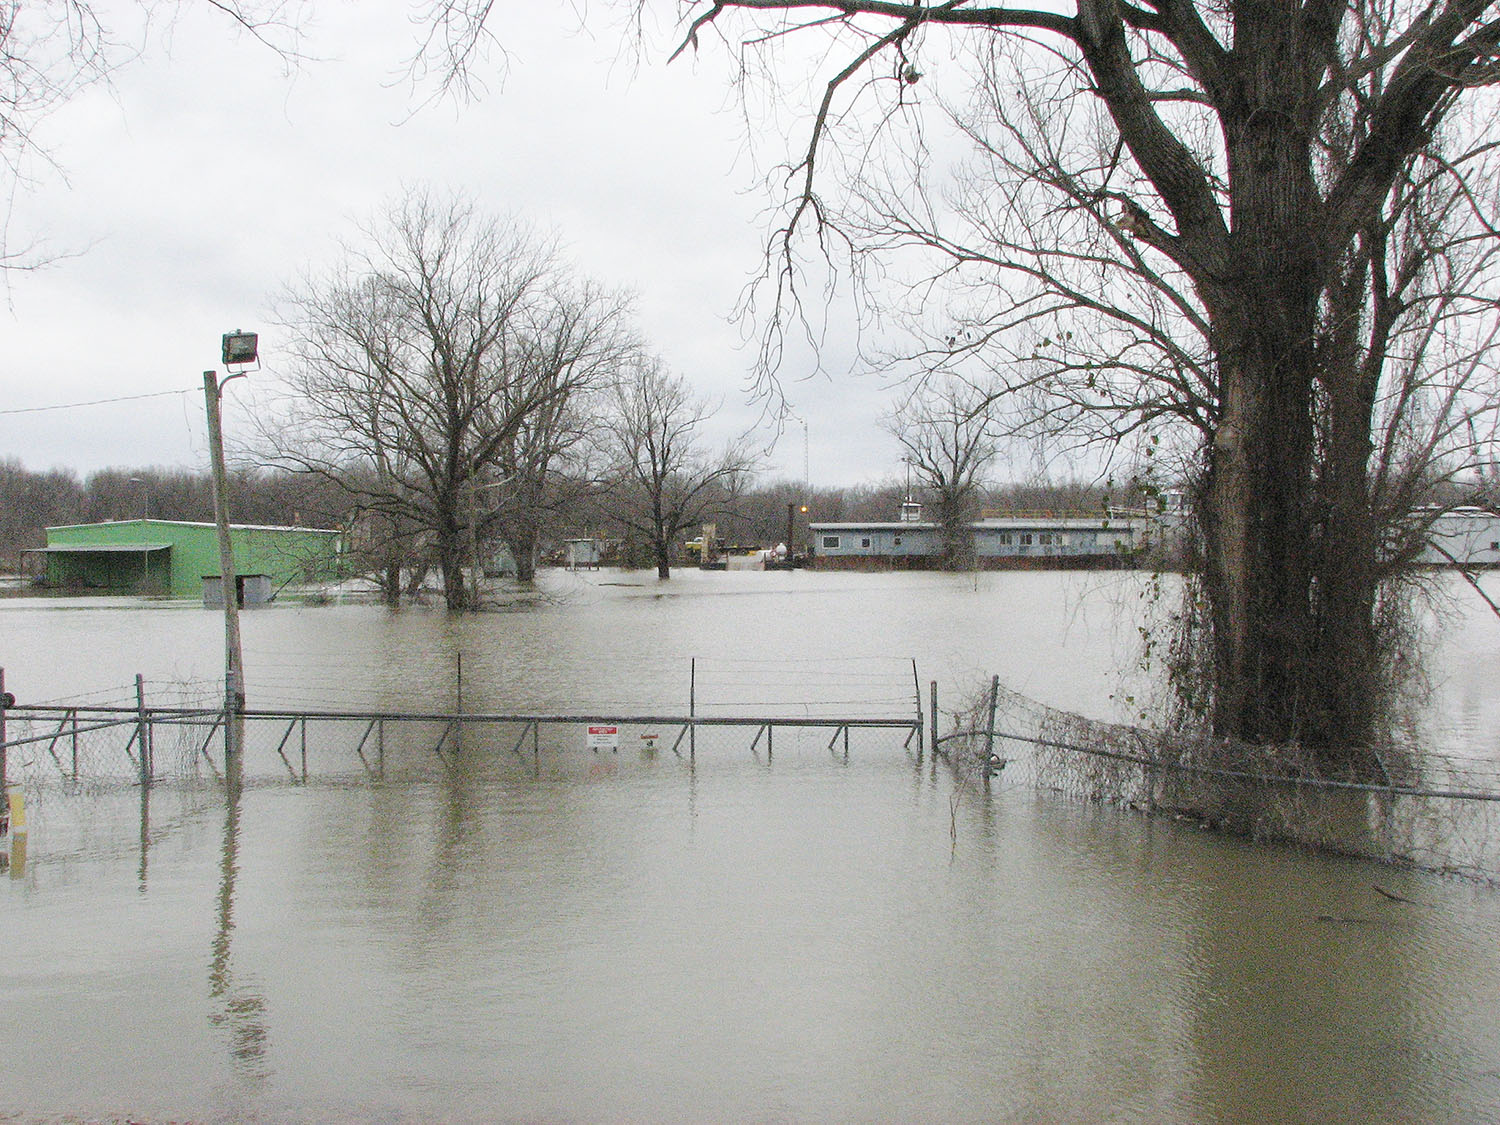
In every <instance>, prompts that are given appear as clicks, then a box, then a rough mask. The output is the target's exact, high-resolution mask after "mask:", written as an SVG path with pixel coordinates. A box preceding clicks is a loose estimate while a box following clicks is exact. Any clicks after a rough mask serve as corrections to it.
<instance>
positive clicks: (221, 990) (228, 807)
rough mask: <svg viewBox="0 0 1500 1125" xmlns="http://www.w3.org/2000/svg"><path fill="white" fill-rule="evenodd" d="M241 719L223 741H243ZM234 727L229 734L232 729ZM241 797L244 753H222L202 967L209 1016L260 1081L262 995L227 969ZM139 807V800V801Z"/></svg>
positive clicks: (249, 1074) (265, 1039)
mask: <svg viewBox="0 0 1500 1125" xmlns="http://www.w3.org/2000/svg"><path fill="white" fill-rule="evenodd" d="M243 725H244V720H243V719H241V718H238V717H237V718H235V719H234V720H232V721H231V722H230V723H229V724H228V728H227V729H226V746H243V744H244V735H243ZM235 728H239V729H238V731H237V732H236V733H237V735H238V737H236V736H235V734H231V733H230V731H234V730H235ZM243 798H244V755H243V754H242V753H237V752H233V751H230V752H227V753H226V754H225V756H224V835H223V840H222V844H221V846H220V849H219V892H218V896H217V898H216V900H215V903H216V912H215V927H214V938H213V948H212V956H211V957H210V958H209V967H208V995H209V999H210V1000H211V1001H212V1004H213V1007H212V1010H211V1012H210V1014H209V1021H210V1022H211V1023H212V1024H213V1025H214V1026H215V1027H218V1028H221V1029H227V1030H228V1032H229V1052H230V1056H231V1058H232V1059H233V1062H234V1064H235V1068H236V1070H237V1071H238V1072H239V1073H240V1074H241V1075H242V1076H243V1077H245V1078H249V1079H257V1080H264V1079H265V1078H266V1077H267V1076H268V1074H269V1071H268V1069H267V1066H266V1054H267V1051H268V1049H269V1044H270V1036H269V1032H268V1030H267V1027H266V1002H265V998H264V997H263V996H261V995H260V994H258V993H257V992H255V991H253V990H252V989H250V988H247V987H246V986H245V985H244V984H243V982H241V983H236V981H235V974H234V970H233V953H234V950H233V939H234V896H235V882H236V879H237V878H238V875H239V864H240V859H239V855H240V816H241V806H242V803H243ZM142 807H144V799H143V801H142Z"/></svg>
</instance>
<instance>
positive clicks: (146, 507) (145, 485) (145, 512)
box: [129, 477, 151, 523]
mask: <svg viewBox="0 0 1500 1125" xmlns="http://www.w3.org/2000/svg"><path fill="white" fill-rule="evenodd" d="M129 483H130V484H138V485H140V486H141V522H143V523H144V522H145V521H146V520H149V519H150V518H151V482H150V481H148V480H147V479H146V478H145V477H131V478H130V481H129Z"/></svg>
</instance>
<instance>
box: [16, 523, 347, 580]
mask: <svg viewBox="0 0 1500 1125" xmlns="http://www.w3.org/2000/svg"><path fill="white" fill-rule="evenodd" d="M229 539H230V543H231V545H232V547H233V550H234V567H235V572H236V574H237V575H239V576H240V577H241V578H243V577H244V576H247V575H264V576H265V577H266V578H267V579H269V582H270V587H271V588H272V589H273V590H275V589H280V588H281V587H282V586H284V585H289V584H294V583H307V582H329V581H334V580H337V579H338V578H339V577H341V565H340V564H341V562H342V554H343V539H342V535H341V533H340V532H337V531H328V530H324V529H321V528H310V527H257V526H252V525H245V524H236V525H231V526H230V529H229ZM31 553H32V554H34V555H38V556H40V557H41V558H42V560H43V561H44V568H43V571H42V580H43V582H44V584H45V585H47V586H52V587H57V588H61V589H69V590H89V591H94V592H97V593H101V594H156V595H164V596H167V597H174V598H195V597H200V596H202V594H203V590H204V579H205V578H212V579H214V580H217V579H218V577H219V539H218V531H217V529H216V528H215V526H214V525H213V524H211V523H179V522H177V521H175V520H118V521H113V522H110V523H83V524H74V525H71V526H67V527H49V528H47V546H45V547H43V548H40V549H38V550H36V551H33V552H31Z"/></svg>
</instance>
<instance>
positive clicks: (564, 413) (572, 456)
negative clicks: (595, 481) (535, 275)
mask: <svg viewBox="0 0 1500 1125" xmlns="http://www.w3.org/2000/svg"><path fill="white" fill-rule="evenodd" d="M550 302H551V306H550V308H549V309H547V310H546V311H545V313H544V315H543V316H542V318H541V321H540V323H539V326H538V330H537V331H534V332H533V333H531V334H530V335H529V336H528V337H526V338H524V339H519V340H517V341H516V349H515V351H516V354H515V364H516V366H517V368H518V369H523V370H525V371H526V372H527V373H528V374H527V376H526V378H524V379H522V380H518V381H517V382H516V383H515V384H512V385H508V386H506V387H503V388H501V393H502V394H513V393H515V392H516V391H517V389H519V388H527V387H530V386H533V385H538V384H551V385H553V386H554V387H555V388H556V389H557V392H558V393H556V394H553V395H551V396H548V397H546V398H544V399H543V400H541V401H539V402H538V403H537V404H536V406H535V407H534V408H533V409H531V410H526V411H522V412H521V414H520V420H519V424H518V425H517V426H516V427H515V430H514V432H513V433H512V435H511V436H510V438H509V439H508V440H507V441H506V442H505V443H504V444H503V445H502V446H501V447H500V451H499V454H498V456H497V458H496V462H495V468H496V471H497V472H498V473H499V474H500V476H499V481H498V483H497V485H496V487H495V494H496V495H495V500H494V505H493V510H492V511H491V512H490V513H488V515H487V517H486V519H485V521H484V522H483V523H482V524H481V525H480V529H479V531H480V537H481V540H483V539H484V538H485V536H487V535H488V534H489V533H490V532H491V531H493V532H494V533H495V534H497V535H498V536H499V537H500V538H501V539H502V540H504V542H505V544H506V545H507V546H508V547H509V548H510V553H511V557H512V558H513V559H514V560H515V564H516V577H517V578H518V579H520V580H521V581H523V582H529V581H531V580H532V578H533V577H534V576H535V571H536V555H537V548H538V544H539V541H540V539H541V536H542V533H543V531H544V529H545V528H546V526H547V523H548V521H549V520H550V519H551V517H552V516H554V515H555V514H556V513H557V512H558V511H559V510H560V509H564V508H566V507H568V506H569V505H571V504H575V503H577V502H579V501H580V500H581V498H582V497H583V496H584V495H586V494H587V492H588V487H589V482H590V480H591V479H592V477H593V475H594V473H593V470H594V465H593V461H592V457H593V455H594V454H595V453H596V452H597V451H596V449H595V445H596V443H595V442H593V441H591V440H590V438H591V436H592V433H593V430H594V426H595V424H596V421H597V419H598V418H599V417H600V416H601V414H602V413H603V412H604V411H605V410H607V409H608V401H607V400H608V392H609V389H610V388H611V387H612V386H613V385H614V383H615V381H616V380H617V379H618V378H620V375H621V371H622V369H624V368H627V367H628V366H630V365H632V364H633V363H634V362H635V359H636V356H637V354H638V352H639V348H640V344H639V341H638V339H637V338H636V336H635V334H634V330H633V329H632V328H631V326H630V325H629V323H628V322H627V318H626V314H627V312H628V309H629V305H628V302H627V301H626V300H625V299H624V297H622V296H621V295H620V294H618V293H613V292H610V291H608V290H606V289H604V288H602V287H600V286H598V285H595V284H593V283H589V282H584V283H582V284H578V285H575V286H572V287H570V288H566V289H561V288H560V289H558V290H556V291H554V292H553V293H552V294H551V295H550Z"/></svg>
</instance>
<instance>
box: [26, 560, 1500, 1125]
mask: <svg viewBox="0 0 1500 1125" xmlns="http://www.w3.org/2000/svg"><path fill="white" fill-rule="evenodd" d="M543 585H544V588H545V591H546V594H545V596H543V597H540V598H517V599H516V601H515V602H514V604H511V605H509V606H507V607H505V609H504V610H503V611H501V612H493V613H486V614H482V615H473V616H470V617H466V618H462V619H449V618H447V617H446V616H445V615H444V614H442V613H440V612H429V611H422V610H415V611H402V612H401V613H397V614H391V613H388V612H386V611H384V610H382V609H379V608H376V607H370V606H350V605H334V606H326V607H303V606H297V605H284V606H283V605H277V606H272V607H268V608H265V609H259V610H255V611H252V612H247V613H246V614H245V615H244V633H245V653H246V665H247V669H248V673H247V681H248V693H249V697H250V704H251V706H252V707H254V706H261V707H271V706H277V707H306V708H322V707H346V708H381V709H401V708H408V709H414V710H429V709H430V710H447V709H451V708H453V707H454V706H455V704H456V702H457V697H458V695H459V693H460V692H461V693H462V696H463V706H464V709H465V710H466V711H469V712H479V711H486V710H492V711H506V712H519V711H541V712H557V713H563V712H569V713H583V712H590V713H594V712H598V713H611V714H619V715H621V716H628V715H631V714H641V713H657V714H660V713H663V712H665V713H680V712H682V711H684V710H685V709H686V707H687V705H688V700H689V697H690V696H691V697H692V698H693V703H694V706H695V707H697V708H698V709H699V710H700V712H709V711H711V710H712V709H714V708H715V707H723V708H726V709H727V708H731V707H736V706H738V707H741V708H746V709H749V710H764V711H771V712H777V711H778V709H787V710H790V711H791V712H792V713H807V714H812V713H814V712H815V711H816V709H817V708H818V707H820V706H834V707H835V708H836V709H842V710H845V711H847V710H849V709H850V708H860V709H864V710H868V711H870V712H872V713H873V712H877V711H881V709H882V708H884V709H885V711H886V712H888V713H901V712H902V710H903V709H904V708H905V709H909V708H912V707H914V701H913V696H914V695H915V694H916V692H917V691H918V690H920V691H921V692H922V693H923V698H924V700H925V693H926V692H927V690H928V687H927V685H928V684H929V683H930V682H931V681H933V680H936V681H938V682H939V692H940V697H941V700H942V704H943V706H944V707H947V706H949V705H950V704H951V703H953V702H954V701H955V700H956V699H957V698H958V697H960V696H962V695H964V694H965V693H972V692H974V691H976V690H977V689H978V688H979V686H980V685H982V684H983V683H984V682H986V681H987V679H988V677H989V675H991V674H999V675H1001V676H1002V678H1003V679H1004V680H1005V682H1006V683H1007V684H1009V685H1010V686H1012V687H1014V688H1016V689H1017V690H1021V691H1025V692H1027V693H1028V694H1030V695H1032V696H1034V697H1035V698H1038V699H1040V700H1042V701H1043V702H1046V703H1049V704H1052V705H1054V706H1060V707H1067V708H1071V709H1075V710H1081V711H1084V712H1086V713H1089V714H1093V715H1097V716H1100V717H1109V716H1111V715H1114V714H1117V713H1119V712H1120V711H1121V709H1122V708H1124V707H1125V706H1126V704H1125V699H1126V697H1127V696H1137V695H1139V694H1140V693H1141V692H1143V691H1144V690H1145V688H1144V684H1143V681H1142V680H1140V679H1135V680H1132V679H1131V678H1130V677H1125V678H1122V677H1121V675H1120V672H1119V670H1120V669H1122V668H1126V669H1128V668H1130V667H1132V666H1133V661H1134V652H1135V650H1134V639H1135V633H1134V629H1135V622H1136V620H1137V618H1136V617H1135V616H1134V615H1135V613H1136V612H1137V611H1138V610H1139V609H1140V608H1141V607H1142V606H1143V605H1144V606H1149V605H1151V604H1152V603H1153V599H1154V598H1155V597H1156V595H1155V594H1154V593H1153V591H1152V588H1151V585H1150V583H1149V582H1148V581H1147V580H1145V579H1144V578H1142V577H1140V576H1136V575H1104V576H1082V575H1061V574H994V575H981V576H978V577H977V578H976V577H972V576H969V577H961V578H960V577H952V576H942V575H828V574H801V573H793V574H743V573H728V574H723V573H720V574H700V573H692V572H689V573H684V574H681V575H679V576H676V577H674V578H673V579H672V580H671V582H669V583H666V584H658V583H656V581H655V580H654V578H648V577H644V576H629V575H625V576H622V575H620V574H618V573H614V572H608V571H604V572H595V573H590V574H580V575H567V574H550V575H548V576H547V577H546V580H545V582H544V584H543ZM1486 615H1487V611H1485V613H1484V614H1480V613H1469V614H1467V615H1463V616H1461V617H1460V619H1459V620H1458V622H1457V624H1456V625H1455V626H1454V627H1453V628H1451V629H1450V630H1449V632H1448V634H1447V635H1446V637H1445V639H1444V649H1443V653H1442V656H1441V658H1440V660H1439V662H1438V665H1437V668H1438V674H1437V676H1436V685H1435V686H1436V688H1437V696H1436V698H1435V701H1434V704H1433V708H1434V711H1433V716H1434V717H1433V722H1432V724H1431V725H1432V728H1433V730H1434V731H1435V732H1437V733H1436V735H1435V737H1441V738H1444V739H1448V740H1450V742H1451V744H1452V748H1457V749H1461V750H1462V751H1463V752H1465V753H1467V754H1470V755H1473V756H1476V757H1485V756H1490V757H1500V750H1497V748H1496V743H1497V741H1500V738H1497V731H1500V727H1497V725H1496V717H1497V710H1500V705H1497V696H1500V691H1497V689H1496V688H1495V687H1494V685H1495V684H1496V683H1497V682H1500V679H1497V673H1500V621H1496V620H1495V619H1493V618H1491V617H1488V616H1486ZM221 621H222V619H221V618H220V617H219V616H218V615H217V614H214V613H212V612H210V611H206V610H203V609H201V608H198V607H195V606H190V605H180V604H171V603H143V602H133V601H128V600H126V601H118V602H111V603H108V604H100V603H95V602H84V601H47V602H41V601H31V600H20V601H5V602H0V665H3V667H4V669H5V675H6V686H7V688H8V689H9V690H11V691H13V692H15V693H16V694H17V695H18V696H19V697H20V698H21V700H22V701H23V702H40V701H43V700H46V699H63V698H67V699H78V698H80V697H87V698H90V699H93V700H97V701H105V700H107V701H111V702H124V701H126V700H128V699H132V698H133V693H134V687H133V680H134V676H135V675H136V674H137V673H139V674H140V675H141V676H142V677H143V679H144V682H145V686H146V691H147V693H148V695H150V696H151V697H152V698H157V697H159V696H165V695H172V694H184V693H185V694H191V693H192V692H193V691H194V690H200V689H201V688H202V685H203V684H205V683H211V681H212V680H213V678H214V677H215V676H217V675H219V674H220V672H221V668H222V659H223V657H222V647H221V645H222V634H221V632H220V625H221ZM913 662H914V663H915V669H913ZM209 690H212V688H211V687H210V689H209ZM546 732H547V733H546V734H545V735H544V736H543V738H542V740H541V743H540V745H539V747H538V748H537V750H536V752H535V753H533V752H531V750H530V746H529V744H527V746H526V750H525V752H523V753H521V754H515V753H512V741H513V738H514V730H513V728H510V729H509V730H508V732H507V733H505V734H500V735H493V736H492V735H487V734H486V733H484V732H483V731H482V730H481V731H477V732H475V731H470V732H469V733H468V734H467V735H466V738H467V741H466V742H465V745H464V748H463V750H462V752H460V753H454V752H451V751H450V752H447V753H444V754H442V755H437V754H434V753H433V752H432V750H431V748H430V747H424V746H422V745H419V744H417V743H416V742H413V741H412V740H407V743H408V744H401V743H400V742H399V741H398V740H395V739H393V743H392V745H391V747H390V768H389V769H387V770H386V772H385V774H384V776H383V777H381V778H376V777H372V776H371V775H370V773H369V772H368V771H366V770H365V769H363V768H361V766H360V760H359V759H358V758H357V757H356V756H355V755H354V754H353V752H352V749H351V747H350V746H349V745H347V744H345V745H322V744H320V745H316V746H314V747H313V748H312V750H311V752H310V756H309V764H308V778H307V780H306V782H305V783H304V782H302V781H301V780H300V779H294V777H293V776H291V775H290V774H289V772H288V770H287V769H285V768H283V767H282V764H281V762H280V761H279V760H278V759H277V758H276V757H275V755H274V753H273V752H272V748H273V746H274V739H272V740H271V741H269V742H268V741H266V739H265V738H264V737H261V738H260V739H259V740H258V741H256V742H253V743H252V746H251V748H250V750H249V751H247V757H246V776H245V778H244V784H243V787H242V788H238V789H235V790H232V791H231V792H230V793H227V794H226V791H225V789H224V788H223V787H222V786H220V785H218V784H215V783H212V782H200V783H190V782H188V781H186V780H183V779H182V778H170V777H164V778H163V779H162V780H160V781H159V782H158V783H157V785H156V786H155V787H154V788H153V789H152V790H151V792H150V795H149V801H148V802H145V803H143V802H142V800H141V793H140V791H139V789H131V788H125V787H114V788H111V789H107V790H103V791H96V790H85V791H84V792H80V793H70V792H66V791H64V790H63V789H62V788H61V787H57V786H41V785H37V786H34V787H33V789H32V790H31V792H30V799H31V807H30V811H31V831H30V835H29V838H28V847H27V854H26V857H25V862H24V865H22V866H21V867H20V869H19V870H12V871H11V872H10V873H9V875H8V876H6V877H0V1027H3V1028H4V1039H3V1046H0V1121H4V1120H7V1115H15V1116H17V1117H19V1118H20V1119H22V1120H30V1119H32V1118H60V1117H70V1118H84V1119H96V1118H104V1119H115V1118H118V1119H125V1118H129V1119H131V1120H136V1121H142V1120H145V1121H166V1120H185V1119H186V1120H194V1121H221V1120H222V1121H241V1120H258V1121H277V1122H279V1121H334V1122H346V1121H384V1122H408V1121H411V1122H416V1121H424V1122H425V1121H431V1120H443V1121H457V1122H468V1121H504V1120H525V1121H892V1122H907V1121H1104V1120H1117V1121H1118V1120H1139V1121H1182V1122H1202V1121H1226V1122H1231V1121H1250V1120H1254V1121H1281V1120H1287V1121H1325V1120H1369V1121H1377V1120H1378V1121H1423V1122H1427V1121H1463V1122H1469V1121H1493V1120H1497V1119H1500V1001H1497V1000H1496V997H1500V892H1497V891H1496V890H1495V889H1493V888H1490V887H1486V886H1482V885H1477V884H1474V883H1468V882H1462V881H1458V880H1454V879H1445V878H1441V877H1438V876H1435V875H1429V874H1422V873H1417V872H1409V871H1401V870H1396V869H1391V868H1385V867H1380V866H1377V865H1373V864H1369V863H1364V862H1358V861H1353V860H1346V859H1337V858H1329V857H1322V856H1314V855H1309V854H1306V853H1301V852H1297V851H1293V850H1289V849H1283V848H1276V847H1265V846H1253V845H1249V844H1245V843H1242V842H1239V841H1235V840H1228V839H1223V838H1220V837H1218V836H1215V835H1212V834H1208V833H1204V832H1201V831H1199V830H1198V829H1196V828H1194V827H1190V826H1186V825H1179V824H1175V823H1172V822H1168V821H1160V820H1158V821H1152V820H1146V819H1144V818H1141V817H1138V816H1134V815H1131V814H1126V813H1120V812H1116V811H1113V810H1108V809H1099V808H1094V807H1091V806H1087V805H1080V804H1077V803H1074V802H1070V801H1067V800H1063V799H1061V798H1057V797H1051V796H1046V795H1038V794H1036V793H1033V792H1032V791H1031V790H1029V789H1028V788H1027V787H1025V786H1024V785H1022V784H1018V783H1017V779H1015V778H1011V777H1009V776H1008V775H1009V774H1010V772H1011V771H1007V774H1003V775H1002V776H1001V780H1000V782H998V783H997V784H996V785H995V786H994V788H993V789H992V791H991V792H990V793H989V794H987V795H986V794H983V793H981V792H977V791H975V790H973V789H972V788H964V789H956V788H955V782H954V781H953V779H952V777H951V776H950V775H949V774H948V772H947V771H946V770H944V769H942V768H938V769H934V768H933V767H932V763H931V760H930V758H928V759H925V760H920V759H919V758H918V757H917V755H916V753H915V749H914V748H911V747H905V746H903V736H900V735H895V736H889V735H880V734H876V733H871V732H863V733H858V735H857V737H856V738H855V739H854V740H853V743H852V745H851V747H850V751H849V753H848V754H847V755H845V754H844V753H843V750H842V746H841V745H836V746H835V747H834V748H833V749H832V750H830V747H829V745H828V742H827V738H826V735H825V734H824V733H818V732H814V733H812V734H810V735H808V736H805V737H801V738H797V737H793V736H792V735H790V734H789V733H786V732H783V731H778V732H777V734H776V740H775V750H774V754H768V753H766V747H765V746H764V745H760V746H757V747H755V748H754V749H752V746H751V740H752V738H753V734H754V732H753V731H748V732H746V731H725V730H716V731H714V732H712V733H702V732H700V734H699V736H698V741H697V746H696V753H695V754H693V755H692V756H691V757H689V756H687V755H685V754H678V753H673V752H672V751H671V750H670V748H669V745H670V738H668V737H667V735H670V734H671V733H672V732H670V731H668V732H654V731H653V732H651V733H662V734H663V739H662V740H661V741H660V742H659V743H658V745H657V746H656V748H654V749H651V748H647V747H646V746H645V745H644V744H643V742H642V741H641V739H640V737H639V736H640V734H642V733H645V731H644V730H643V729H642V728H639V727H634V726H629V725H627V726H625V727H623V728H622V733H623V737H622V740H621V745H620V748H619V749H618V751H615V752H609V751H607V750H606V751H603V752H595V751H590V750H588V749H586V748H585V745H584V741H585V740H584V734H583V731H582V730H581V729H580V730H578V731H571V730H570V729H569V728H566V727H549V728H546ZM19 753H20V752H19V751H17V752H16V755H17V756H19ZM11 772H12V776H13V777H14V776H16V775H17V774H18V773H20V774H21V776H24V777H26V778H27V779H28V781H30V780H31V779H33V778H34V777H36V776H38V775H37V773H36V772H35V768H34V765H33V766H26V765H24V764H20V765H18V764H16V763H15V762H14V761H13V763H12V766H11ZM1382 892H1384V893H1382Z"/></svg>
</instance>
